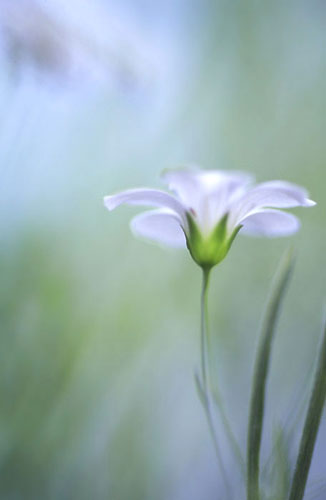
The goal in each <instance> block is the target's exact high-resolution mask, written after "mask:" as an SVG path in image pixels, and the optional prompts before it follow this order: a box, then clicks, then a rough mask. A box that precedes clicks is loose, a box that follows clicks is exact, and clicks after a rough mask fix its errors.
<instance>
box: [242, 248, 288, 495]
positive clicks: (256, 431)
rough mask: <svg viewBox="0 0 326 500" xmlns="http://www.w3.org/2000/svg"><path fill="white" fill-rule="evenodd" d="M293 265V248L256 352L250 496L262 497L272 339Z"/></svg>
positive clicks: (282, 269) (250, 426)
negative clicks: (263, 439)
mask: <svg viewBox="0 0 326 500" xmlns="http://www.w3.org/2000/svg"><path fill="white" fill-rule="evenodd" d="M292 269H293V257H292V252H290V251H287V252H286V254H285V257H283V259H282V262H281V266H280V271H279V272H278V273H277V275H278V279H277V281H276V285H275V287H274V291H273V293H272V295H271V298H270V300H269V302H268V305H267V310H266V314H265V321H264V323H263V329H262V333H261V336H260V340H259V345H258V350H257V354H256V361H255V368H254V374H253V380H252V388H251V402H250V414H249V422H248V441H247V500H259V499H260V491H259V457H260V444H261V436H262V429H263V419H264V405H265V390H266V382H267V375H268V369H269V362H270V356H271V347H272V341H273V338H274V333H275V326H276V321H277V318H278V316H279V311H280V307H281V304H282V300H283V297H284V292H285V289H286V285H287V283H288V281H289V278H290V275H291V271H292Z"/></svg>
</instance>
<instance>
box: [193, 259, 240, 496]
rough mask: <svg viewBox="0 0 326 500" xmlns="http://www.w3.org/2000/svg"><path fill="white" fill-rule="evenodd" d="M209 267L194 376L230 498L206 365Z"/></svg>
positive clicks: (203, 283)
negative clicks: (198, 366)
mask: <svg viewBox="0 0 326 500" xmlns="http://www.w3.org/2000/svg"><path fill="white" fill-rule="evenodd" d="M209 277H210V268H203V281H202V291H201V301H200V305H201V322H200V324H201V328H200V351H201V356H200V357H201V378H202V380H201V381H200V380H199V379H198V377H196V383H197V388H198V391H199V395H200V400H201V403H202V405H203V408H204V410H205V415H206V419H207V423H208V427H209V431H210V434H211V436H212V440H213V445H214V449H215V453H216V457H217V461H218V464H219V467H220V470H221V474H222V477H223V481H224V485H225V490H226V492H227V497H228V498H230V494H231V490H230V484H229V481H228V477H227V474H226V470H225V466H224V463H223V459H222V454H221V450H220V447H219V444H218V439H217V434H216V430H215V426H214V420H213V416H212V411H211V397H210V393H209V387H208V365H207V342H208V339H207V337H208V328H207V316H208V315H207V292H208V285H209Z"/></svg>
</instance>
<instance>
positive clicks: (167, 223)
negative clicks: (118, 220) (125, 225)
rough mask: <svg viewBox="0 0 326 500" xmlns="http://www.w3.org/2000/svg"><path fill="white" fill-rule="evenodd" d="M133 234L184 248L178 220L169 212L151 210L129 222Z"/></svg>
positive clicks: (183, 238) (183, 239)
mask: <svg viewBox="0 0 326 500" xmlns="http://www.w3.org/2000/svg"><path fill="white" fill-rule="evenodd" d="M130 225H131V229H132V231H133V233H134V234H136V235H138V236H143V237H145V238H148V239H150V240H154V241H158V242H160V243H163V244H165V245H168V246H172V247H180V248H184V247H186V238H185V235H184V232H183V230H182V227H181V220H180V218H179V217H178V216H177V215H176V214H175V213H174V212H172V211H170V210H151V211H149V212H144V213H142V214H139V215H136V217H134V218H133V219H132V220H131V223H130Z"/></svg>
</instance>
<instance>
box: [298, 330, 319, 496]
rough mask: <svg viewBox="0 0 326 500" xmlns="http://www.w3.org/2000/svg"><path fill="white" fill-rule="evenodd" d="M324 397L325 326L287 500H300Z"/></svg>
mask: <svg viewBox="0 0 326 500" xmlns="http://www.w3.org/2000/svg"><path fill="white" fill-rule="evenodd" d="M325 397H326V324H325V329H324V333H323V338H322V341H321V346H320V350H319V359H318V363H317V368H316V374H315V380H314V385H313V388H312V392H311V396H310V401H309V406H308V410H307V414H306V419H305V423H304V427H303V432H302V437H301V442H300V447H299V453H298V458H297V463H296V466H295V472H294V477H293V480H292V484H291V490H290V495H289V500H302V498H303V495H304V491H305V487H306V483H307V479H308V474H309V469H310V464H311V459H312V455H313V451H314V447H315V442H316V438H317V433H318V428H319V424H320V419H321V415H322V412H323V407H324V403H325Z"/></svg>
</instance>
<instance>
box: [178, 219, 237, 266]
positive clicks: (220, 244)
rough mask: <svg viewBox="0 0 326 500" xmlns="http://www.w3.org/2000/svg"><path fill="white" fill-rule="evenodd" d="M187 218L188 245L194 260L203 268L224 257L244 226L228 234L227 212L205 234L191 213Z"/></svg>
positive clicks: (213, 264)
mask: <svg viewBox="0 0 326 500" xmlns="http://www.w3.org/2000/svg"><path fill="white" fill-rule="evenodd" d="M187 220H188V234H187V235H186V240H187V247H188V250H189V252H190V255H191V256H192V258H193V259H194V261H195V262H196V263H197V264H198V265H199V266H200V267H202V268H203V269H210V268H212V267H213V266H216V264H219V263H220V262H221V261H222V260H223V259H224V257H225V256H226V255H227V253H228V251H229V250H230V247H231V245H232V243H233V240H234V238H235V237H236V235H237V234H238V232H239V231H240V229H241V227H242V226H238V227H236V228H235V230H234V231H233V233H232V234H231V235H228V232H227V220H228V214H225V215H224V217H222V219H221V220H220V221H219V223H218V224H217V225H216V226H215V228H214V229H213V230H212V231H211V233H210V234H209V235H203V234H202V232H201V231H200V229H199V227H198V225H197V223H196V222H195V220H194V218H193V217H192V215H191V214H190V213H187Z"/></svg>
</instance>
